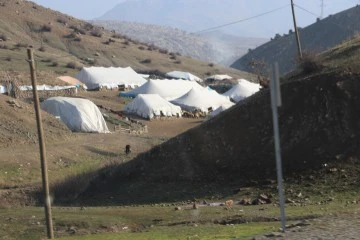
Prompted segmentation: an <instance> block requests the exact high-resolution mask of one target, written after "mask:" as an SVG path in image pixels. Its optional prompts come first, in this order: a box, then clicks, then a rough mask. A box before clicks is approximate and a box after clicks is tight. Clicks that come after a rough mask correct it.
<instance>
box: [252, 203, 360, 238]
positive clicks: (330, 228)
mask: <svg viewBox="0 0 360 240" xmlns="http://www.w3.org/2000/svg"><path fill="white" fill-rule="evenodd" d="M309 224H310V225H307V226H297V227H293V228H289V229H288V231H287V232H286V233H284V234H278V233H274V234H266V235H265V236H258V237H254V238H253V239H254V240H266V239H274V238H279V237H280V238H281V239H286V240H344V239H354V240H355V239H359V238H360V228H359V226H360V209H358V211H354V212H353V213H348V214H339V215H333V214H332V215H328V216H325V217H321V218H318V219H314V220H312V221H310V222H309Z"/></svg>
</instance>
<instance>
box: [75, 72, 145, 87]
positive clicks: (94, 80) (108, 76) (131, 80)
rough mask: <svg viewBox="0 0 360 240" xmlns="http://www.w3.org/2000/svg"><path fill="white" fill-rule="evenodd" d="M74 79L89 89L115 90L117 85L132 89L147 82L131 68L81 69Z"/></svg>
mask: <svg viewBox="0 0 360 240" xmlns="http://www.w3.org/2000/svg"><path fill="white" fill-rule="evenodd" d="M76 78H77V79H79V80H80V81H81V82H83V83H85V84H86V86H87V87H88V88H89V89H96V88H99V87H100V88H101V87H106V88H116V87H118V85H125V86H126V87H129V86H131V87H132V88H134V87H136V86H141V85H143V84H144V83H146V82H147V81H146V80H145V79H144V78H143V77H141V76H140V75H139V74H137V73H136V72H135V71H134V70H133V69H132V68H131V67H126V68H121V67H109V68H105V67H88V68H83V69H81V71H80V72H79V73H78V74H77V75H76Z"/></svg>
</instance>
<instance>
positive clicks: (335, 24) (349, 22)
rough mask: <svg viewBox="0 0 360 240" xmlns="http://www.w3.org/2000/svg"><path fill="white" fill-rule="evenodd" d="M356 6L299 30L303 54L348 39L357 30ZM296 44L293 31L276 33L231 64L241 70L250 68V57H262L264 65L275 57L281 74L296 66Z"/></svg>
mask: <svg viewBox="0 0 360 240" xmlns="http://www.w3.org/2000/svg"><path fill="white" fill-rule="evenodd" d="M359 21H360V6H356V7H353V8H350V9H348V10H345V11H342V12H339V13H337V14H334V15H329V16H328V17H326V18H324V19H321V20H320V19H318V21H317V22H315V23H314V24H311V25H309V26H307V27H305V28H301V29H300V31H299V35H300V41H301V47H302V50H303V52H304V53H305V54H307V53H308V54H309V53H310V54H318V53H321V52H323V51H325V50H327V49H329V48H332V47H334V46H335V45H337V44H340V43H342V42H343V41H346V40H349V39H350V38H352V37H353V36H354V35H357V34H358V33H359V32H360V26H359V24H357V23H358V22H359ZM296 56H297V46H296V41H295V33H294V32H293V31H289V34H285V35H283V36H280V35H279V34H277V36H276V37H275V38H274V39H272V40H271V41H269V42H267V43H265V44H263V45H261V46H259V47H257V48H255V49H252V50H251V51H249V52H248V53H247V54H246V55H244V56H242V57H241V58H240V59H238V60H237V61H235V62H234V63H233V64H232V65H231V67H233V68H236V69H240V70H242V71H249V72H253V71H254V69H253V68H252V67H251V66H250V65H249V63H250V62H252V61H258V62H259V61H264V62H265V64H266V65H268V66H270V65H271V63H273V62H275V61H277V62H278V63H279V67H280V72H281V73H282V74H285V73H287V72H290V71H291V70H293V69H295V67H296Z"/></svg>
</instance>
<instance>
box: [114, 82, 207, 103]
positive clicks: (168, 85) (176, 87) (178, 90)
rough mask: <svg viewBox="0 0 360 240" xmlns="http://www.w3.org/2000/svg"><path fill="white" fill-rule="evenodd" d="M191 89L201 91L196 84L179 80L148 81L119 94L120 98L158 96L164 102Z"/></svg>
mask: <svg viewBox="0 0 360 240" xmlns="http://www.w3.org/2000/svg"><path fill="white" fill-rule="evenodd" d="M192 88H196V89H203V87H202V86H200V85H199V84H198V83H197V82H191V81H181V80H149V81H148V82H147V83H145V84H144V85H142V86H141V87H138V88H135V89H133V90H131V91H128V92H121V93H120V96H121V97H136V96H137V95H138V94H158V95H159V96H160V97H162V98H164V99H165V100H168V101H170V100H173V99H175V98H178V97H180V96H182V95H184V94H185V93H187V92H188V91H190V90H191V89H192Z"/></svg>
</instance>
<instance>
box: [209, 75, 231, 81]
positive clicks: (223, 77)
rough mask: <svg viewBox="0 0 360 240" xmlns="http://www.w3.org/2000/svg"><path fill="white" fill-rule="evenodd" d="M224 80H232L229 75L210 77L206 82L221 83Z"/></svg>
mask: <svg viewBox="0 0 360 240" xmlns="http://www.w3.org/2000/svg"><path fill="white" fill-rule="evenodd" d="M225 79H232V77H231V76H229V75H220V74H218V75H212V76H210V77H207V78H206V80H216V81H222V80H225Z"/></svg>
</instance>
